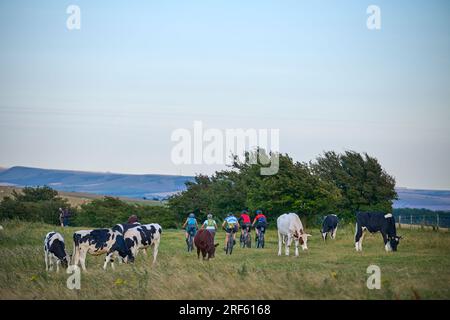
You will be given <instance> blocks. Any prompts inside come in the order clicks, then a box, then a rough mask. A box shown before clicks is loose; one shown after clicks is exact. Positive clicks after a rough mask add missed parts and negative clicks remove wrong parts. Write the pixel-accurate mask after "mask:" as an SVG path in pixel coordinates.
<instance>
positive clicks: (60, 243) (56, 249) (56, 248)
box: [44, 231, 70, 272]
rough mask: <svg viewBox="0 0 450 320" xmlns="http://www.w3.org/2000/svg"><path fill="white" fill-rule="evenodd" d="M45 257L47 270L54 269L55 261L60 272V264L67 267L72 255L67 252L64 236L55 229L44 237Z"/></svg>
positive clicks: (57, 270)
mask: <svg viewBox="0 0 450 320" xmlns="http://www.w3.org/2000/svg"><path fill="white" fill-rule="evenodd" d="M44 259H45V270H46V271H49V270H50V271H52V270H53V262H56V272H59V265H60V264H61V265H62V266H63V267H64V268H67V266H68V264H69V262H70V257H69V255H68V254H67V253H66V247H65V245H64V238H63V236H62V235H61V234H60V233H58V232H55V231H51V232H49V233H47V234H46V235H45V238H44Z"/></svg>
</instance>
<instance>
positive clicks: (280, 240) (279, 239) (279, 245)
mask: <svg viewBox="0 0 450 320" xmlns="http://www.w3.org/2000/svg"><path fill="white" fill-rule="evenodd" d="M282 241H283V236H282V235H281V233H280V231H278V255H279V256H281V246H282V244H281V242H282Z"/></svg>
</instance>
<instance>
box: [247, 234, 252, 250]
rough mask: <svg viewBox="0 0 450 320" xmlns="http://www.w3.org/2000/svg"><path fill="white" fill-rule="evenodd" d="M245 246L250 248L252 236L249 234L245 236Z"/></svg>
mask: <svg viewBox="0 0 450 320" xmlns="http://www.w3.org/2000/svg"><path fill="white" fill-rule="evenodd" d="M246 245H247V248H251V247H252V236H251V234H250V233H249V234H248V235H247V243H246Z"/></svg>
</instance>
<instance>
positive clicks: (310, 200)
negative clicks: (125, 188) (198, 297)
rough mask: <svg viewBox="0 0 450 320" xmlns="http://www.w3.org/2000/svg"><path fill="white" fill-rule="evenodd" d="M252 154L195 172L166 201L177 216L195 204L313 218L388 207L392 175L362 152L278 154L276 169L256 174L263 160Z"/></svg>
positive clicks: (220, 212)
mask: <svg viewBox="0 0 450 320" xmlns="http://www.w3.org/2000/svg"><path fill="white" fill-rule="evenodd" d="M255 155H256V151H255V152H251V153H246V157H245V161H239V159H238V158H237V157H236V156H235V157H234V161H233V164H232V165H231V168H230V170H224V171H218V172H216V173H215V174H213V175H212V176H205V175H198V176H196V177H195V181H194V182H188V183H186V187H187V190H186V191H184V192H182V193H180V194H177V195H174V196H172V197H171V198H170V199H169V207H170V208H171V209H172V210H174V211H175V212H176V213H177V215H178V218H179V219H182V218H183V217H185V215H186V214H187V213H188V212H191V211H194V210H197V211H200V212H203V215H205V214H206V213H208V212H212V213H213V214H214V215H216V216H217V217H219V218H223V217H224V216H225V215H226V213H227V212H229V211H233V212H239V211H241V210H242V209H243V208H249V209H250V211H254V210H256V209H262V210H263V211H264V212H265V213H267V216H268V218H269V221H270V220H272V221H274V219H275V218H276V217H278V216H279V215H280V214H282V213H286V212H297V213H299V214H300V215H301V216H303V218H304V219H305V220H308V221H310V222H312V223H315V222H317V221H319V220H320V219H318V218H319V217H322V216H323V215H326V214H329V213H336V214H338V215H339V216H341V217H343V218H344V217H345V219H346V220H352V219H353V216H354V212H355V211H357V210H381V211H385V212H392V201H393V200H394V199H396V197H397V193H396V192H395V179H394V178H393V177H392V176H390V175H389V174H387V173H386V172H385V170H384V169H383V168H382V167H381V165H380V164H379V162H378V160H377V159H376V158H374V157H371V156H369V155H367V154H359V153H357V152H353V151H347V152H345V153H343V154H337V153H335V152H325V153H324V154H323V155H321V156H319V157H318V158H317V159H316V160H315V161H314V162H310V163H304V162H298V161H294V160H293V159H292V158H291V157H289V155H287V154H279V171H278V173H277V174H275V175H261V174H260V172H261V171H260V169H261V167H262V166H261V165H260V164H253V162H252V161H251V159H252V157H255ZM203 215H202V216H203Z"/></svg>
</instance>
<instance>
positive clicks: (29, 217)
mask: <svg viewBox="0 0 450 320" xmlns="http://www.w3.org/2000/svg"><path fill="white" fill-rule="evenodd" d="M59 208H64V209H68V210H69V213H70V220H69V225H70V226H80V227H81V226H84V227H92V228H108V227H112V226H113V225H115V224H117V223H125V222H127V220H128V218H129V217H130V216H131V215H133V214H134V215H137V216H138V218H139V221H140V222H142V223H152V222H157V223H159V224H160V225H161V226H162V227H163V228H176V227H178V226H179V222H178V221H177V219H176V216H175V215H174V214H173V211H171V210H170V209H169V208H167V207H165V206H156V205H155V206H149V205H139V204H133V203H127V202H124V201H122V200H120V199H118V198H113V197H107V196H106V197H104V198H102V199H95V200H92V201H90V202H88V203H85V204H83V205H81V206H80V207H72V206H71V205H70V203H69V202H68V201H67V199H64V198H61V197H59V196H58V192H57V191H56V190H53V189H52V188H50V187H48V186H43V187H40V186H38V187H25V188H23V189H22V190H21V191H20V192H17V191H15V190H14V191H13V193H12V196H8V197H5V198H3V200H2V201H1V202H0V220H5V219H8V220H11V219H16V220H26V221H34V222H44V223H48V224H53V225H59V224H60V221H59Z"/></svg>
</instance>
